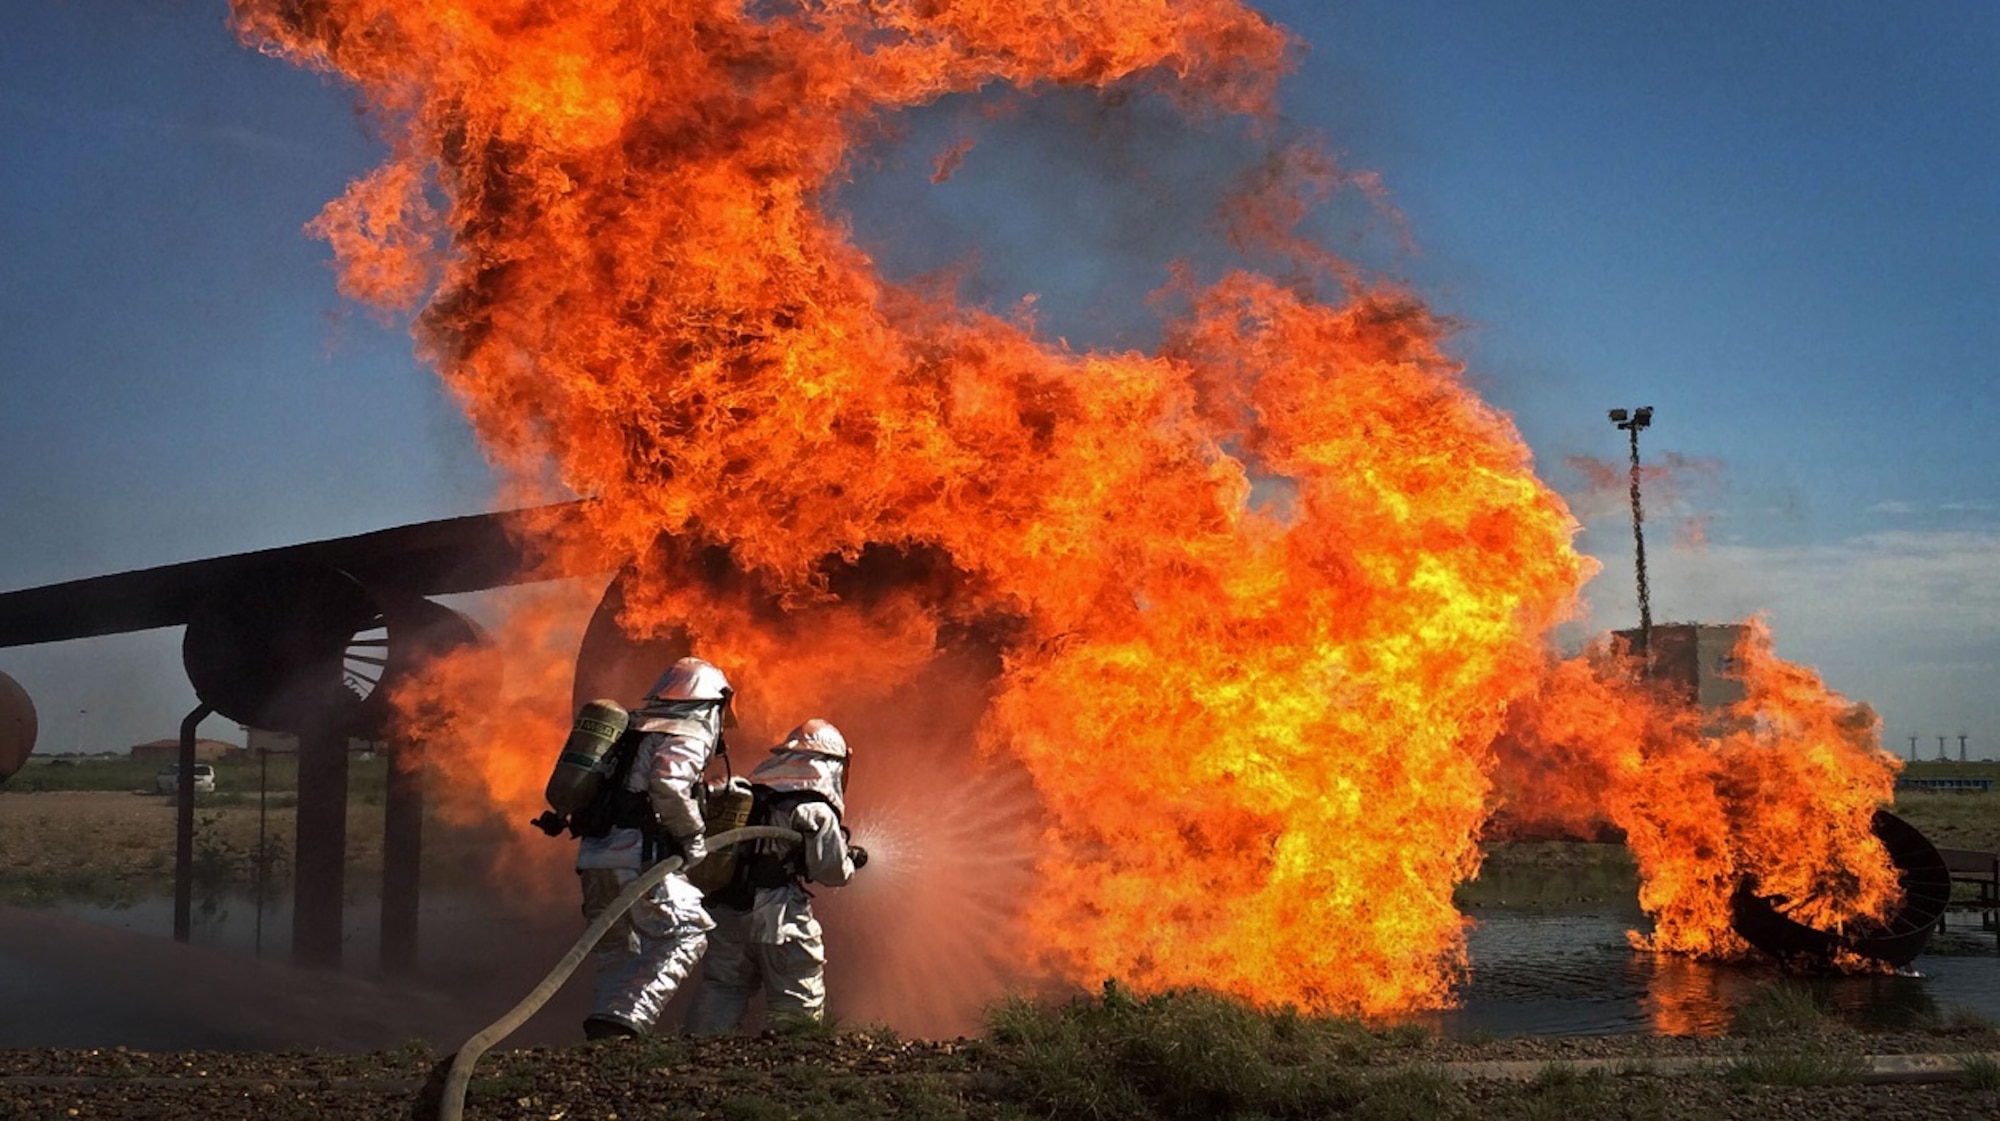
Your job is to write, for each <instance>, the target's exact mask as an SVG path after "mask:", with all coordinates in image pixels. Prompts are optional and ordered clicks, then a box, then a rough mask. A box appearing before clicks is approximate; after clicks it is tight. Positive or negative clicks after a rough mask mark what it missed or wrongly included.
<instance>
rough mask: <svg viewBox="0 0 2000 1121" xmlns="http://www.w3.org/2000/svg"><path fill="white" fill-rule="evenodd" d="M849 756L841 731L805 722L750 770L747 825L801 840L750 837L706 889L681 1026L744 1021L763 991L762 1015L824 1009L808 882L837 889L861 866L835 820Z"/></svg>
mask: <svg viewBox="0 0 2000 1121" xmlns="http://www.w3.org/2000/svg"><path fill="white" fill-rule="evenodd" d="M851 761H852V755H851V754H850V753H849V751H848V747H847V741H846V740H845V739H844V738H843V737H842V736H841V734H840V729H838V728H835V727H834V726H833V725H832V724H830V723H828V722H827V721H825V720H819V719H814V720H808V721H806V722H805V723H803V724H801V725H799V726H798V727H797V728H794V729H792V732H791V734H790V735H788V736H786V737H785V742H783V743H781V744H779V745H778V746H777V747H774V748H772V749H771V757H770V758H769V759H766V760H765V761H764V762H763V763H761V764H759V765H758V766H757V768H756V769H755V770H753V771H751V772H750V776H749V777H750V783H751V789H752V790H753V791H754V792H755V796H756V802H755V803H754V807H753V809H752V810H751V817H750V824H752V825H775V826H778V827H779V828H783V829H790V830H792V831H794V832H796V833H798V834H800V835H801V836H802V837H803V838H804V840H803V842H802V843H801V844H798V845H790V844H783V843H774V842H767V841H764V842H757V843H756V845H755V846H754V847H752V848H750V849H749V850H748V851H747V852H743V851H742V850H739V852H740V853H741V855H739V857H738V858H737V861H736V869H735V873H734V875H733V876H732V877H731V879H730V880H729V882H728V883H727V885H726V886H724V887H722V888H719V889H717V890H716V891H713V892H711V893H710V894H709V896H708V912H709V916H710V918H711V919H712V920H713V921H714V924H715V925H714V930H713V933H711V934H710V936H709V949H708V957H707V958H706V959H705V960H704V961H703V963H702V980H701V984H700V987H699V988H697V989H696V991H695V997H694V1007H693V1008H692V1009H691V1010H690V1011H689V1013H688V1030H689V1031H690V1032H693V1033H694V1034H697V1035H713V1034H717V1033H721V1032H726V1031H730V1030H732V1029H734V1028H735V1027H736V1026H737V1025H738V1024H740V1023H741V1022H742V1020H743V1013H744V1010H745V1009H746V1008H747V1007H748V1005H749V1003H750V998H751V997H752V996H753V995H755V994H756V993H757V991H758V990H759V989H762V990H763V993H764V1015H765V1022H766V1023H767V1024H769V1025H771V1026H779V1025H782V1024H785V1023H807V1022H811V1023H817V1022H819V1021H820V1020H821V1019H823V1018H824V1017H825V1015H826V948H825V944H824V942H823V941H822V939H821V934H820V925H819V920H818V919H817V918H815V917H814V916H813V909H812V894H811V892H809V891H807V890H806V886H805V885H806V884H807V883H814V884H821V885H824V886H826V887H839V886H841V885H842V884H845V883H847V881H848V880H849V879H850V878H852V877H853V875H854V872H855V870H856V869H858V868H860V867H862V866H863V865H865V864H866V863H868V853H867V851H866V850H865V849H863V848H862V847H861V846H859V845H854V844H849V843H848V840H847V830H846V829H845V828H843V827H842V825H841V816H842V814H843V813H845V811H846V794H847V768H848V766H849V764H850V762H851Z"/></svg>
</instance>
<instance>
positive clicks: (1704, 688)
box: [1614, 623, 1747, 709]
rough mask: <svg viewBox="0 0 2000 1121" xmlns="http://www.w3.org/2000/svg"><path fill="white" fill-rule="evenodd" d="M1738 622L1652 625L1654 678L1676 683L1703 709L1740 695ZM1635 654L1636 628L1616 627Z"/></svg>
mask: <svg viewBox="0 0 2000 1121" xmlns="http://www.w3.org/2000/svg"><path fill="white" fill-rule="evenodd" d="M1744 630H1745V628H1744V626H1743V625H1742V624H1741V623H1664V624H1657V625H1655V626H1653V627H1652V628H1651V629H1650V630H1649V631H1648V633H1649V634H1650V636H1651V638H1652V643H1651V647H1652V648H1651V650H1650V652H1649V653H1650V657H1649V658H1648V659H1647V660H1648V661H1649V662H1651V664H1652V676H1653V678H1654V679H1655V680H1657V681H1665V682H1669V683H1672V684H1674V685H1678V686H1680V687H1681V689H1682V690H1683V691H1684V692H1685V694H1686V696H1687V699H1688V700H1691V701H1693V702H1694V703H1695V704H1697V705H1700V706H1701V707H1702V708H1705V709H1717V708H1722V707H1724V706H1726V705H1732V704H1735V703H1736V702H1737V701H1740V700H1742V699H1743V697H1744V695H1745V693H1746V692H1747V690H1745V688H1744V686H1743V681H1742V679H1741V678H1740V677H1738V676H1737V673H1738V670H1737V667H1736V661H1735V655H1736V645H1737V643H1739V642H1741V641H1742V640H1743V632H1744ZM1614 633H1615V634H1617V636H1618V637H1619V639H1621V640H1623V641H1624V643H1625V645H1626V648H1627V649H1629V650H1631V651H1632V652H1633V653H1634V654H1637V653H1638V651H1639V632H1638V630H1637V629H1633V630H1629V631H1617V632H1614Z"/></svg>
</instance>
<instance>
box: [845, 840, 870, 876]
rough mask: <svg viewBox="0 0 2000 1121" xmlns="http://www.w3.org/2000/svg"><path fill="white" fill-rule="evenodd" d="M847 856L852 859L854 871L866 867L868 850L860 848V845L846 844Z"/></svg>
mask: <svg viewBox="0 0 2000 1121" xmlns="http://www.w3.org/2000/svg"><path fill="white" fill-rule="evenodd" d="M847 856H848V859H850V860H852V861H854V870H855V871H856V872H859V871H861V870H862V869H863V868H866V867H868V850H867V849H864V848H862V847H861V846H860V845H849V846H847Z"/></svg>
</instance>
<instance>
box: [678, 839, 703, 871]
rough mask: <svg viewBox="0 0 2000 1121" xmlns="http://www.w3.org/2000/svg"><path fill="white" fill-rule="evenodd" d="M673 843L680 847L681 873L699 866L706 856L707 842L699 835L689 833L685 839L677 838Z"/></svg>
mask: <svg viewBox="0 0 2000 1121" xmlns="http://www.w3.org/2000/svg"><path fill="white" fill-rule="evenodd" d="M675 843H677V844H678V845H680V848H681V871H683V872H685V871H687V870H688V869H690V868H692V867H694V866H695V865H697V864H700V863H701V862H702V860H703V859H704V858H705V857H707V856H708V841H707V839H706V838H704V837H703V836H702V835H701V834H699V833H690V834H688V835H687V836H685V837H681V838H678V839H677V840H676V842H675Z"/></svg>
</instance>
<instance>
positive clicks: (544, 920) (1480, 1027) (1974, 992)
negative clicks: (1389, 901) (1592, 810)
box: [0, 893, 2000, 1051]
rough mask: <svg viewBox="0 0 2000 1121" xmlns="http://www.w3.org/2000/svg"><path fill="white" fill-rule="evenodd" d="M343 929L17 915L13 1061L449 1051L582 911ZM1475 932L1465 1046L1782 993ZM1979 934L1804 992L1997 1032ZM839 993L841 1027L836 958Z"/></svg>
mask: <svg viewBox="0 0 2000 1121" xmlns="http://www.w3.org/2000/svg"><path fill="white" fill-rule="evenodd" d="M9 914H11V915H12V916H13V918H12V919H11V921H5V920H6V916H7V915H9ZM345 917H346V923H345V928H346V939H345V942H344V945H343V950H344V954H343V956H344V961H345V968H344V969H343V970H341V971H338V972H337V973H329V972H327V971H304V970H298V969H295V968H293V967H291V966H290V965H289V964H288V961H287V959H288V957H289V946H290V936H291V916H290V914H289V911H288V910H287V909H286V908H283V907H278V908H271V907H267V908H265V910H264V912H263V914H262V916H261V919H260V917H259V915H258V912H257V908H256V906H255V905H254V903H251V902H249V901H247V900H245V901H231V902H226V903H224V904H222V905H219V906H215V907H213V908H209V909H205V910H198V911H197V913H196V915H195V916H194V930H193V939H192V943H193V944H192V945H190V946H182V945H179V944H177V943H174V942H173V941H172V939H171V932H172V928H173V907H172V901H171V900H169V899H150V900H143V901H140V902H139V903H136V904H134V905H131V906H127V907H118V908H107V907H101V906H91V905H86V904H74V905H70V906H66V907H61V908H57V909H53V910H49V911H36V912H19V911H17V912H6V911H4V910H0V1002H4V1003H5V1004H6V1005H7V1007H8V1008H9V1009H10V1014H9V1016H8V1017H6V1024H5V1027H6V1031H5V1032H4V1033H0V1046H8V1047H54V1046H82V1047H94V1046H117V1045H125V1046H135V1047H142V1048H145V1049H150V1050H180V1049H195V1048H202V1047H226V1048H233V1049H246V1050H282V1049H287V1048H292V1047H316V1048H323V1049H328V1050H345V1051H358V1050H376V1049H389V1048H393V1047H396V1046H399V1045H401V1044H403V1043H405V1042H408V1041H410V1040H411V1039H413V1038H425V1039H428V1040H429V1041H430V1042H431V1044H432V1045H433V1046H436V1047H440V1048H442V1049H445V1050H449V1049H450V1048H451V1047H453V1046H456V1045H457V1044H458V1043H459V1042H462V1041H463V1039H464V1038H466V1037H467V1036H468V1035H469V1034H470V1033H471V1032H473V1031H476V1030H478V1029H479V1028H481V1027H483V1026H484V1025H485V1024H486V1023H488V1022H490V1021H491V1020H492V1019H493V1018H495V1017H497V1016H498V1015H499V1014H501V1013H502V1012H504V1011H505V1010H506V1009H507V1008H508V1007H510V1006H511V1005H512V1003H513V1002H514V1001H515V1000H518V999H519V998H520V997H521V996H522V995H523V994H525V993H527V992H528V991H529V990H530V989H531V988H532V987H533V986H534V984H535V983H536V982H538V981H539V980H540V979H541V978H542V977H543V976H544V975H545V974H546V972H547V971H548V970H549V968H550V967H551V966H553V965H554V964H555V962H556V961H557V960H558V959H559V958H560V957H561V956H562V954H563V953H564V951H566V950H567V949H568V948H569V946H570V944H571V942H572V940H573V939H574V938H575V936H576V933H577V932H578V930H579V929H580V922H581V920H580V918H579V917H578V916H577V915H576V914H575V913H574V911H573V909H572V908H571V907H570V906H568V905H566V904H565V905H562V906H544V907H542V908H540V909H536V910H523V909H522V908H518V907H516V908H512V909H510V908H509V907H508V906H507V905H506V901H504V900H496V899H494V898H492V897H488V896H482V895H449V894H446V893H434V894H433V895H431V896H427V897H426V898H425V900H424V904H423V909H422V913H421V918H420V935H419V940H420V952H419V955H418V957H419V968H418V970H417V975H416V976H415V977H404V978H391V977H385V976H384V975H382V973H381V972H380V969H379V960H378V959H379V953H378V945H379V937H378V922H379V907H377V906H375V905H372V904H370V903H365V902H363V901H361V900H354V901H351V902H350V905H349V907H348V909H347V911H346V915H345ZM1475 917H1476V919H1477V926H1476V927H1475V928H1474V929H1473V931H1472V933H1471V936H1470V943H1469V950H1470V955H1471V961H1472V972H1471V976H1470V978H1469V980H1468V981H1467V982H1466V983H1465V984H1464V986H1463V987H1462V988H1461V989H1460V991H1459V993H1458V997H1459V1004H1458V1006H1457V1007H1456V1008H1453V1009H1450V1010H1447V1011H1444V1012H1438V1013H1431V1014H1426V1015H1424V1016H1420V1017H1416V1018H1415V1019H1417V1021H1418V1022H1422V1023H1426V1024H1429V1025H1431V1026H1433V1027H1435V1028H1437V1029H1438V1030H1439V1031H1441V1032H1443V1033H1445V1034H1447V1035H1451V1036H1457V1037H1505V1036H1522V1035H1622V1034H1645V1035H1714V1034H1720V1033H1723V1032H1726V1031H1728V1030H1729V1029H1730V1026H1731V1023H1732V1021H1733V1019H1734V1017H1735V1016H1736V1014H1737V1012H1738V1011H1739V1010H1740V1009H1742V1008H1743V1007H1745V1006H1746V1005H1747V1004H1749V1003H1750V1002H1751V1001H1753V1000H1755V999H1756V998H1757V997H1758V996H1759V995H1760V994H1762V993H1764V992H1765V991H1767V990H1768V989H1769V988H1770V987H1771V986H1773V985H1775V984H1778V983H1780V982H1781V981H1782V980H1784V978H1782V977H1781V976H1780V975H1779V974H1778V973H1777V972H1776V971H1775V970H1770V969H1757V968H1743V967H1730V966H1715V965H1707V964H1703V963H1699V962H1694V961H1689V960H1687V959H1684V958H1678V957H1672V956H1664V955H1654V954H1645V953H1639V952H1636V951H1634V950H1632V949H1631V948H1630V947H1629V946H1628V945H1627V944H1626V940H1625V932H1626V930H1627V929H1630V928H1631V927H1632V926H1633V925H1634V921H1635V920H1634V919H1633V918H1632V917H1630V916H1629V915H1620V914H1610V913H1579V912H1576V911H1548V910H1526V909H1506V908H1489V909H1483V910H1480V911H1478V912H1477V913H1476V916H1475ZM1976 925H1977V924H1976V922H1973V923H1968V924H1964V925H1963V926H1962V927H1961V929H1959V930H1955V931H1954V932H1953V933H1952V934H1951V935H1949V936H1945V937H1940V938H1937V939H1934V940H1933V942H1932V947H1933V952H1926V953H1925V954H1923V955H1922V956H1920V957H1919V958H1917V960H1916V962H1915V963H1914V964H1915V968H1914V970H1913V971H1912V972H1911V973H1910V974H1907V975H1898V976H1866V977H1830V978H1817V979H1813V980H1811V981H1809V982H1806V983H1807V984H1809V985H1810V986H1811V987H1812V988H1813V989H1814V990H1815V991H1816V993H1817V994H1818V995H1819V996H1820V998H1821V1001H1822V1003H1823V1004H1824V1005H1825V1006H1827V1007H1828V1008H1829V1009H1830V1010H1831V1011H1832V1013H1833V1014H1834V1015H1835V1016H1836V1017H1838V1018H1840V1019H1842V1020H1845V1021H1847V1022H1850V1023H1853V1024H1855V1025H1856V1026H1860V1027H1867V1028H1878V1029H1896V1028H1900V1027H1906V1026H1914V1025H1921V1024H1923V1023H1925V1022H1935V1021H1937V1020H1940V1019H1946V1018H1949V1017H1951V1016H1953V1015H1955V1014H1958V1013H1960V1012H1969V1013H1971V1014H1973V1015H1976V1016H1978V1017H1979V1018H1980V1019H1982V1020H1984V1021H1986V1022H1990V1023H2000V953H1996V951H1995V939H1994V935H1993V933H1992V932H1990V931H1987V932H1980V931H1978V930H1977V929H1976ZM1968 927H1969V929H1968ZM832 934H833V932H831V931H830V932H829V936H830V938H831V936H832ZM849 976H850V977H853V978H855V980H856V982H860V981H861V978H862V977H864V976H870V974H866V973H863V972H856V973H851V974H850V975H849ZM829 981H830V984H831V986H832V987H833V988H834V989H835V992H834V1002H835V1008H834V1012H835V1015H836V1016H840V1015H842V1013H841V1009H840V1004H841V1003H842V1000H841V996H840V993H839V985H840V961H839V960H838V959H837V958H836V959H835V960H834V961H833V963H832V965H831V967H830V972H829ZM995 995H996V996H997V995H998V994H995ZM586 999H587V997H586V996H585V994H584V993H583V992H582V986H579V985H574V984H572V985H569V986H566V987H565V989H564V990H563V993H562V995H561V997H560V998H559V999H558V1000H557V1001H555V1002H552V1005H551V1007H550V1008H549V1009H548V1010H547V1011H546V1012H545V1013H544V1014H542V1015H538V1016H537V1017H536V1019H535V1020H533V1021H531V1022H530V1023H529V1024H528V1025H526V1026H525V1027H524V1028H523V1029H522V1030H521V1031H520V1032H519V1033H518V1034H517V1035H516V1036H515V1037H513V1038H512V1039H511V1040H510V1045H515V1046H532V1045H539V1044H555V1043H565V1042H573V1041H574V1037H575V1035H576V1029H575V1024H576V1022H577V1020H578V1019H580V1016H581V1005H580V1003H579V1002H581V1001H584V1000H586ZM849 999H850V1000H852V999H854V997H853V996H852V995H850V997H849ZM246 1010H253V1011H255V1012H256V1015H255V1016H254V1017H252V1016H250V1015H249V1012H248V1011H246ZM335 1010H338V1014H337V1015H336V1014H334V1012H335ZM891 1026H894V1025H893V1024H892V1025H891ZM962 1030H963V1031H965V1032H968V1033H969V1032H976V1031H977V1030H978V1027H977V1025H976V1024H971V1023H968V1024H966V1025H964V1026H963V1029H962ZM909 1034H924V1033H923V1032H919V1031H911V1032H909ZM929 1034H939V1033H936V1032H930V1033H929ZM942 1034H945V1035H950V1034H956V1032H955V1031H948V1032H944V1033H942Z"/></svg>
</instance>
